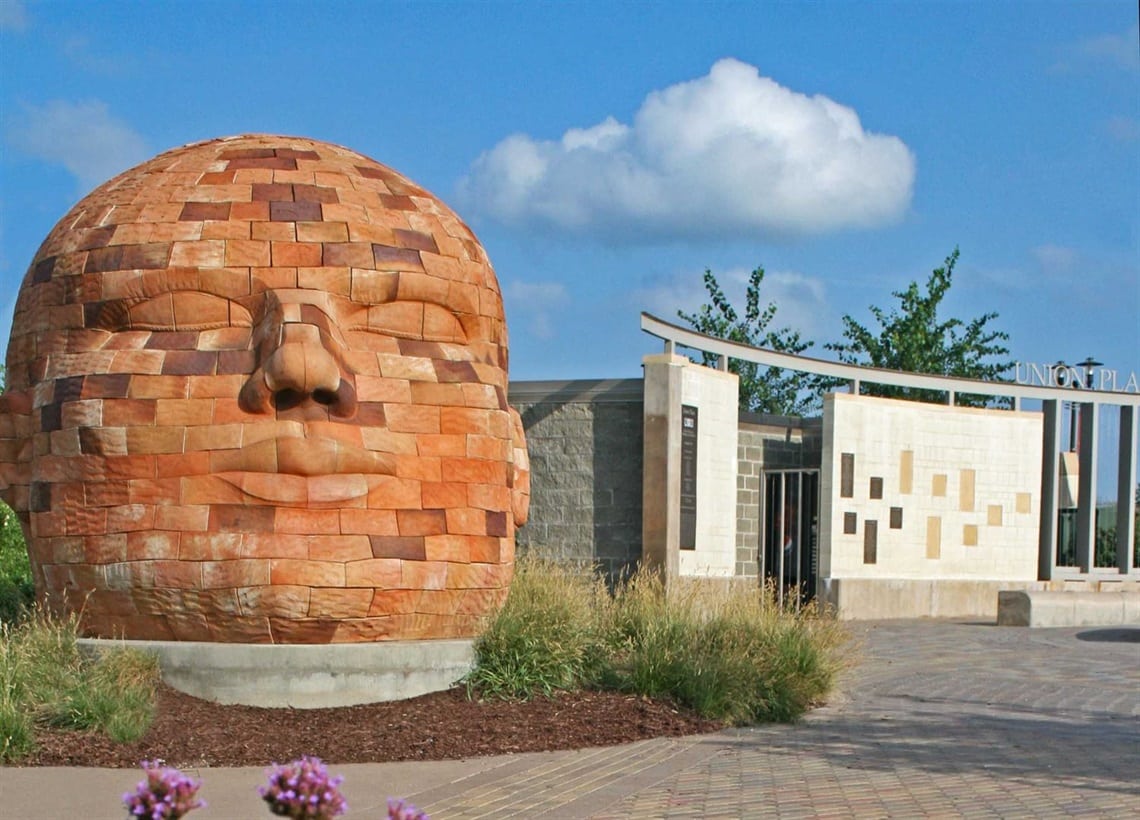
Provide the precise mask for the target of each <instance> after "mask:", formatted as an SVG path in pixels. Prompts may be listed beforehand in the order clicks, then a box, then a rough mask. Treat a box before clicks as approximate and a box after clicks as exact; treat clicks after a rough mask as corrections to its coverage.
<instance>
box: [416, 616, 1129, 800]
mask: <svg viewBox="0 0 1140 820" xmlns="http://www.w3.org/2000/svg"><path fill="white" fill-rule="evenodd" d="M855 629H856V631H857V633H858V634H859V636H860V640H861V641H862V644H863V646H862V650H861V654H862V657H863V662H862V663H861V664H860V666H859V667H858V668H857V669H856V670H854V671H853V673H852V674H850V675H849V676H848V677H847V679H846V680H845V683H844V686H843V690H842V692H841V694H840V697H839V698H837V699H836V700H837V702H836V703H835V704H833V705H831V706H828V707H826V708H823V709H820V710H817V711H815V712H813V713H812V714H811V715H810V716H809V717H808V718H807V719H806V720H805V721H803V722H802V723H801V724H799V725H797V726H767V727H758V728H752V729H743V730H736V731H731V732H724V733H720V734H717V735H712V736H708V737H705V738H686V739H683V740H680V741H666V740H658V741H647V742H643V743H638V744H633V745H632V746H625V747H619V748H616V749H600V750H591V751H583V752H579V753H575V754H572V755H568V756H552V757H551V758H550V760H548V761H545V762H543V763H540V764H539V765H531V766H528V767H527V768H526V769H525V771H517V772H507V771H502V770H496V771H494V772H491V773H488V774H487V775H486V776H485V777H484V778H483V779H482V780H483V782H478V783H471V784H468V787H467V788H460V789H456V788H455V786H456V785H458V784H453V786H451V787H449V788H448V789H446V790H445V791H447V792H448V793H447V794H439V795H433V794H430V793H428V794H423V795H421V796H419V799H420V800H423V801H424V802H422V803H419V804H418V805H420V806H421V807H422V808H425V809H427V810H428V812H429V813H430V814H431V815H432V817H434V818H441V819H442V818H449V817H457V818H458V817H462V818H474V817H496V818H500V817H537V816H545V817H566V818H580V817H595V818H689V817H733V818H735V817H859V818H862V817H926V816H929V817H1067V816H1072V815H1079V816H1086V817H1137V816H1140V643H1137V642H1135V639H1137V638H1140V627H1136V628H1131V629H1119V628H1118V629H1115V630H1101V629H1095V628H1084V629H1053V630H1029V629H1017V628H1004V627H994V626H989V625H977V624H961V623H948V622H938V621H906V622H902V621H900V622H880V623H873V624H862V625H856V626H855ZM1122 637H1126V638H1131V639H1132V641H1124V640H1121V638H1122Z"/></svg>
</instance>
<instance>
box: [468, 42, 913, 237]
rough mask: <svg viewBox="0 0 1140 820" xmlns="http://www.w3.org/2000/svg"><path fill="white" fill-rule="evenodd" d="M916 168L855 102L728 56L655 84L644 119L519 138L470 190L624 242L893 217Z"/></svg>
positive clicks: (527, 219) (510, 140)
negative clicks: (789, 84)
mask: <svg viewBox="0 0 1140 820" xmlns="http://www.w3.org/2000/svg"><path fill="white" fill-rule="evenodd" d="M914 175H915V162H914V156H913V155H912V154H911V152H910V150H909V149H908V148H907V146H906V145H905V144H904V143H903V142H902V140H900V139H899V138H897V137H893V136H886V135H881V134H874V133H870V132H868V131H865V130H864V129H863V127H862V125H861V123H860V121H859V116H858V114H856V112H855V111H854V110H852V109H851V108H848V107H846V106H844V105H841V104H839V103H837V102H834V101H833V100H830V99H828V98H827V97H824V96H820V95H816V96H812V97H809V96H806V95H804V94H800V93H797V92H795V91H791V90H790V89H787V88H784V87H783V86H781V85H779V84H778V83H776V82H775V81H774V80H771V79H769V78H767V77H762V76H761V75H760V73H759V71H758V70H757V69H756V68H755V67H753V66H751V65H748V64H746V63H742V62H740V61H738V60H734V59H723V60H720V61H719V62H717V63H716V64H715V65H714V66H713V67H712V69H711V70H710V71H709V73H708V75H706V76H704V77H700V78H698V79H696V80H691V81H688V82H683V83H679V84H677V85H673V86H670V87H669V88H666V89H664V90H660V91H654V92H652V93H650V94H649V95H648V96H647V97H646V98H645V100H644V102H643V103H642V105H641V107H640V109H639V110H638V111H637V113H636V114H635V116H634V118H633V124H632V125H625V124H623V123H620V122H618V121H617V120H615V119H614V118H613V117H607V118H606V119H605V120H603V121H602V122H601V123H599V124H597V125H594V126H592V127H588V128H572V129H570V130H568V131H567V132H566V133H565V134H563V135H562V138H561V139H560V140H537V139H534V138H532V137H530V136H528V135H525V134H515V135H512V136H510V137H507V138H506V139H504V140H503V141H502V142H500V143H499V144H498V145H496V146H495V147H494V148H492V149H491V150H489V151H487V152H485V153H483V154H482V155H481V156H480V157H479V158H478V159H477V160H476V161H475V162H474V163H473V164H472V166H471V169H470V172H469V174H468V176H467V177H466V178H465V179H464V180H463V181H462V182H461V183H460V191H459V195H460V198H461V200H462V201H464V203H465V205H466V207H468V208H469V209H470V210H472V211H475V212H479V213H482V214H484V215H486V216H488V217H490V218H492V219H495V220H498V221H500V222H503V223H505V224H508V225H513V226H517V227H532V228H544V229H548V230H554V231H558V232H566V233H578V234H594V235H598V236H600V237H602V238H605V239H607V240H609V241H616V242H638V241H646V240H655V239H662V238H684V239H716V238H727V237H741V238H758V237H786V236H796V235H803V234H816V233H823V232H827V231H834V230H839V229H844V228H869V227H874V226H877V225H882V224H885V223H889V222H892V221H895V220H897V219H899V218H900V217H901V216H902V215H903V214H904V213H905V211H906V209H907V207H908V205H909V203H910V199H911V193H912V189H913V184H914Z"/></svg>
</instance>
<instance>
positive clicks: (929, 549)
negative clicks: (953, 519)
mask: <svg viewBox="0 0 1140 820" xmlns="http://www.w3.org/2000/svg"><path fill="white" fill-rule="evenodd" d="M926 557H927V558H931V559H937V558H941V557H942V517H941V516H938V515H931V516H928V517H927V519H926Z"/></svg>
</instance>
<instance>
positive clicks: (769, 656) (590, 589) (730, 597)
mask: <svg viewBox="0 0 1140 820" xmlns="http://www.w3.org/2000/svg"><path fill="white" fill-rule="evenodd" d="M846 645H847V633H846V631H845V630H844V629H843V627H842V626H841V625H840V624H839V623H837V622H836V621H835V620H834V618H832V617H830V616H828V615H827V614H826V613H822V612H820V610H819V609H818V608H817V607H815V606H814V605H809V606H804V607H799V608H796V607H792V606H781V605H780V604H779V603H778V601H777V596H776V595H775V594H774V591H773V590H771V589H766V590H761V589H757V588H756V586H755V585H753V584H751V583H748V582H741V581H727V580H711V579H710V580H701V581H697V580H692V581H689V580H680V581H675V582H673V583H672V584H670V585H669V588H668V589H666V588H665V585H664V584H663V583H662V582H661V580H660V578H659V577H658V576H657V575H656V574H655V573H652V572H648V571H641V572H639V573H636V574H635V575H634V576H633V577H632V578H630V579H629V580H627V581H626V582H624V583H622V584H619V585H618V586H617V587H616V588H615V589H614V591H613V593H612V595H610V594H607V592H606V591H605V589H604V587H603V586H602V585H601V583H600V582H599V581H598V580H597V579H596V578H595V577H592V576H591V575H590V574H589V573H585V572H580V571H578V572H576V571H574V570H572V569H568V568H566V567H565V566H559V565H556V564H552V563H549V562H540V561H535V560H528V561H524V562H520V565H519V568H518V572H517V573H516V577H515V581H514V584H513V585H512V587H511V592H510V595H509V596H508V598H507V602H506V604H505V605H504V607H503V609H502V610H501V611H500V612H499V614H498V615H497V616H496V617H495V618H494V619H493V620H492V621H491V623H490V624H489V626H488V628H487V630H486V631H485V632H484V634H483V635H482V636H481V637H480V638H479V640H478V641H477V642H476V665H475V669H474V671H473V672H472V673H471V675H470V676H468V678H467V684H468V688H469V691H470V690H478V691H479V692H480V693H482V694H485V695H490V696H499V697H529V696H531V695H535V694H544V695H550V694H552V693H553V692H555V691H558V690H560V689H575V688H581V687H597V688H603V689H615V690H619V691H625V692H632V693H636V694H639V695H645V696H649V697H658V698H669V699H672V700H674V701H676V702H677V703H680V704H682V705H684V706H687V707H689V708H692V709H694V710H695V711H696V712H698V713H699V714H701V715H703V716H705V717H709V718H713V719H718V720H724V721H726V722H729V723H732V724H745V723H755V722H760V721H771V720H779V721H789V720H795V719H796V718H798V717H799V716H800V715H802V714H803V713H804V711H806V710H807V709H808V708H810V707H811V706H812V705H813V704H815V703H818V702H819V701H821V700H822V699H823V698H824V697H825V696H826V694H827V693H828V692H829V691H830V689H831V687H832V686H833V685H834V682H835V677H836V675H837V674H838V672H839V670H840V669H841V668H842V667H843V665H844V663H845V658H846V649H845V647H846Z"/></svg>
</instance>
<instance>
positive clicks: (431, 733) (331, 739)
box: [18, 684, 723, 768]
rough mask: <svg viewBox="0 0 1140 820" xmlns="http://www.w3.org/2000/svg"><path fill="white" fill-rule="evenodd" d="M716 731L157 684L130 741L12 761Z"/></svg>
mask: <svg viewBox="0 0 1140 820" xmlns="http://www.w3.org/2000/svg"><path fill="white" fill-rule="evenodd" d="M722 727H723V724H722V723H719V722H717V721H711V720H705V719H703V718H701V717H699V716H697V715H696V714H694V713H692V712H689V711H687V710H683V709H680V708H678V707H676V706H674V705H671V704H669V703H666V702H662V701H656V700H650V699H648V698H643V697H638V696H635V695H623V694H619V693H615V692H576V693H572V694H563V695H560V696H558V697H556V698H552V699H547V698H541V697H540V698H534V699H532V700H529V701H522V702H505V701H500V700H487V701H483V700H469V699H468V698H467V694H466V692H465V690H463V689H451V690H449V691H446V692H435V693H432V694H429V695H423V696H421V697H418V698H413V699H411V700H404V701H395V702H391V703H376V704H369V705H366V706H346V707H341V708H335V709H262V708H257V707H253V706H222V705H219V704H217V703H211V702H209V701H204V700H199V699H197V698H193V697H190V696H189V695H186V694H183V693H181V692H178V691H176V690H174V689H171V688H170V687H168V686H166V685H165V684H160V685H159V690H158V696H157V700H156V710H155V719H154V723H153V724H152V725H151V727H150V729H149V730H148V732H147V733H146V735H145V736H144V737H143V738H142V739H140V740H139V741H137V742H135V743H127V744H116V743H114V742H112V741H110V740H108V739H107V738H106V737H103V736H102V735H99V734H95V733H77V732H67V731H56V730H48V731H44V732H41V733H40V734H39V735H38V749H37V751H35V752H34V753H32V754H31V755H30V756H29V757H27V758H24V759H23V760H21V761H20V762H19V764H18V765H24V766H96V767H111V768H133V767H136V766H138V765H139V762H140V761H142V760H153V759H155V758H160V759H162V760H164V761H165V762H166V764H167V765H169V766H176V767H186V768H190V767H202V766H264V765H269V764H270V763H274V762H284V761H288V760H292V759H294V758H297V757H300V756H301V755H306V754H307V755H316V756H317V757H320V758H322V759H323V760H324V761H325V762H327V763H379V762H387V761H395V760H454V759H462V758H468V757H481V756H485V755H499V754H510V753H517V752H541V751H553V750H558V749H578V748H585V747H591V746H611V745H616V744H619V743H630V742H633V741H636V740H644V739H646V738H652V737H676V736H680V735H693V734H703V733H706V732H713V731H716V730H718V729H720V728H722Z"/></svg>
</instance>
